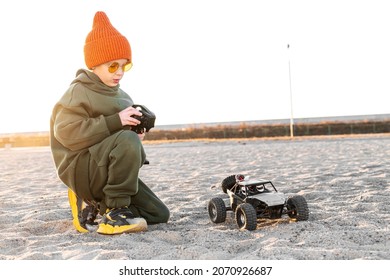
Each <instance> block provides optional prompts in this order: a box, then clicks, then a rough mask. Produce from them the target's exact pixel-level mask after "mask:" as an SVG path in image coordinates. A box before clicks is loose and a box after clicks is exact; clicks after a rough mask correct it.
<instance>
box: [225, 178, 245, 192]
mask: <svg viewBox="0 0 390 280" xmlns="http://www.w3.org/2000/svg"><path fill="white" fill-rule="evenodd" d="M237 176H239V178H242V179H244V178H245V177H244V175H241V174H238V175H230V176H228V177H226V178H225V179H223V180H222V183H221V187H222V191H223V192H224V193H227V190H230V189H231V188H233V187H234V185H235V184H236V179H237Z"/></svg>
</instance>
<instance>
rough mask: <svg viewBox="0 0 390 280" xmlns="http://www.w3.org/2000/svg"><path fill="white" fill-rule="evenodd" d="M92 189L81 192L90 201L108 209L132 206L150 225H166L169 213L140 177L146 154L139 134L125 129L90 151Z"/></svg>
mask: <svg viewBox="0 0 390 280" xmlns="http://www.w3.org/2000/svg"><path fill="white" fill-rule="evenodd" d="M86 156H89V161H86V162H89V166H77V168H86V169H87V170H88V177H89V190H84V191H82V190H78V191H77V193H78V194H82V195H83V197H85V198H87V199H88V200H93V201H96V202H99V204H100V212H101V213H104V212H105V211H106V209H107V208H119V207H124V206H129V208H130V209H131V211H132V212H133V214H135V215H137V216H141V217H143V218H144V219H145V220H146V221H147V222H148V223H165V222H167V221H168V219H169V210H168V208H167V207H166V205H165V204H164V203H163V202H162V201H161V200H160V199H159V198H158V197H157V196H156V195H155V194H154V193H153V191H152V190H151V189H150V188H149V187H148V186H147V185H146V184H145V183H144V182H142V181H141V180H140V179H139V178H138V174H139V170H140V168H141V167H142V165H143V163H144V162H145V157H146V156H145V151H144V148H143V146H142V143H141V141H140V139H139V137H138V135H137V134H136V133H134V132H133V131H130V130H122V131H120V132H117V133H115V134H113V135H111V136H109V137H107V138H106V139H105V140H103V141H102V142H100V143H98V144H96V145H94V146H92V147H90V148H89V155H88V154H87V155H86Z"/></svg>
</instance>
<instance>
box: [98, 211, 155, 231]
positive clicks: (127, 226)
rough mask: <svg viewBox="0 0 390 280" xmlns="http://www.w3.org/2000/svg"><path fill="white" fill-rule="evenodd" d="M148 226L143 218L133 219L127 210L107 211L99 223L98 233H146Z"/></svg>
mask: <svg viewBox="0 0 390 280" xmlns="http://www.w3.org/2000/svg"><path fill="white" fill-rule="evenodd" d="M147 228H148V225H147V223H146V221H145V219H144V218H140V217H134V215H133V213H132V212H131V211H130V209H129V208H127V207H124V208H117V209H109V210H107V213H105V214H104V215H103V217H102V219H101V221H100V223H99V228H98V229H97V232H98V233H101V234H121V233H131V232H140V231H146V230H147Z"/></svg>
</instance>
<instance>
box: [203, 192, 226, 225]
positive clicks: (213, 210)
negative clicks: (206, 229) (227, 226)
mask: <svg viewBox="0 0 390 280" xmlns="http://www.w3.org/2000/svg"><path fill="white" fill-rule="evenodd" d="M207 210H208V212H209V216H210V220H211V221H212V222H213V223H216V224H219V223H223V222H224V221H225V220H226V205H225V202H224V201H223V199H222V198H220V197H214V198H212V199H210V201H209V203H208V206H207Z"/></svg>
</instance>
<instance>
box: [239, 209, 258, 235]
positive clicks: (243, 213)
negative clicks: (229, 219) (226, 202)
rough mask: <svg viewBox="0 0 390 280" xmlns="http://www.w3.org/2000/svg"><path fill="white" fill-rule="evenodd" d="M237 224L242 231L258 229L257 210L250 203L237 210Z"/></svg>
mask: <svg viewBox="0 0 390 280" xmlns="http://www.w3.org/2000/svg"><path fill="white" fill-rule="evenodd" d="M236 222H237V225H238V227H239V228H240V229H247V230H255V229H256V227H257V215H256V210H255V208H253V206H252V205H250V204H249V203H242V204H240V205H238V206H237V209H236Z"/></svg>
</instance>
